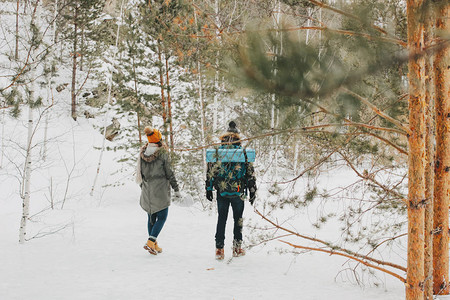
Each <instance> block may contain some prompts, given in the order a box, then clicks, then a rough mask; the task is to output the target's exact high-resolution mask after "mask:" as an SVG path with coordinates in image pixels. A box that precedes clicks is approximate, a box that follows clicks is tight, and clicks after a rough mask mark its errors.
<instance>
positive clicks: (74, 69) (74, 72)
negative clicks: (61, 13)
mask: <svg viewBox="0 0 450 300" xmlns="http://www.w3.org/2000/svg"><path fill="white" fill-rule="evenodd" d="M77 19H78V1H75V11H74V15H73V24H74V30H73V32H74V34H73V53H72V55H73V56H72V91H71V95H72V118H73V119H74V120H75V121H76V120H77V112H76V109H77V106H76V105H77V95H76V91H75V83H76V77H77V39H78V35H77V30H78V20H77Z"/></svg>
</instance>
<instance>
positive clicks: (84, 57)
mask: <svg viewBox="0 0 450 300" xmlns="http://www.w3.org/2000/svg"><path fill="white" fill-rule="evenodd" d="M0 4H1V5H2V8H1V18H2V23H1V24H2V25H1V26H2V39H1V44H0V49H1V52H0V61H1V64H2V65H1V74H0V92H1V98H0V101H1V103H0V105H1V108H2V109H1V114H2V116H1V118H2V135H1V140H2V146H1V147H2V148H1V160H0V166H1V176H2V178H5V180H3V181H2V182H3V183H2V187H3V188H2V190H4V191H5V194H4V195H5V196H6V197H5V201H15V203H20V204H21V205H22V206H23V209H22V213H21V215H20V216H17V220H18V221H20V226H18V228H17V229H18V236H19V240H20V242H21V243H28V242H32V241H33V240H34V239H35V238H37V237H43V236H45V237H47V236H48V235H52V233H53V234H54V233H57V232H61V231H65V230H68V229H67V228H68V227H70V226H67V224H66V223H64V224H63V225H59V226H56V227H51V228H49V227H46V226H45V225H43V224H45V220H46V217H45V216H46V215H47V214H48V213H49V211H51V212H52V215H53V214H55V213H54V211H58V212H59V213H60V215H61V216H64V214H65V212H64V211H65V210H64V208H65V207H66V205H71V204H73V203H76V199H77V198H78V197H81V198H83V196H81V195H86V191H88V194H89V195H90V196H91V197H95V199H100V201H101V199H102V195H103V193H105V191H106V190H107V189H120V188H121V187H123V186H124V185H125V184H126V183H125V182H129V181H132V180H133V173H134V166H135V162H136V157H137V153H138V149H139V146H140V145H142V144H143V143H144V142H145V138H142V136H141V133H142V128H143V126H146V125H150V126H154V127H157V128H160V129H161V131H162V132H163V134H164V139H165V141H167V144H168V146H169V148H170V153H171V157H172V162H173V164H174V167H175V169H176V170H177V177H178V178H179V181H180V182H181V185H182V186H183V191H184V192H185V193H186V198H189V199H191V198H192V199H193V202H194V203H195V205H196V206H198V207H199V208H201V209H202V210H205V211H214V209H215V208H214V206H213V205H212V204H211V203H209V202H208V201H206V199H205V198H204V178H205V173H204V172H205V149H206V148H209V147H213V146H216V145H218V143H217V142H218V139H217V137H218V136H219V135H220V134H221V133H222V132H223V131H224V130H225V129H226V126H227V123H228V122H229V121H230V120H235V121H236V123H237V124H238V127H239V129H240V130H241V132H242V134H243V136H244V139H243V142H245V145H246V147H250V148H254V149H256V151H257V154H258V160H257V164H256V167H257V172H258V173H257V175H258V176H257V177H258V182H259V184H260V187H261V188H260V192H259V194H258V204H257V205H256V206H255V210H254V213H256V215H257V216H259V217H260V220H261V221H262V222H258V223H255V224H251V223H249V224H247V227H248V228H251V235H250V236H251V238H250V239H249V240H248V241H247V243H248V245H247V247H248V248H249V249H251V248H252V247H255V246H257V245H260V244H265V243H267V242H269V241H272V240H281V241H282V242H283V243H285V245H286V247H285V248H283V249H282V250H280V251H282V252H284V251H286V250H287V251H294V252H295V253H304V252H309V251H319V252H326V253H329V254H333V255H338V256H343V257H347V258H348V259H349V260H350V261H353V262H354V265H352V267H350V268H349V269H347V272H349V273H350V274H351V275H349V277H351V278H353V280H354V281H355V282H356V283H361V284H363V283H364V281H365V280H363V278H366V277H365V276H363V275H361V274H365V273H369V274H372V275H371V276H369V277H370V278H372V279H371V280H368V281H369V282H372V283H373V282H377V280H374V279H373V278H377V274H380V273H382V274H388V275H390V276H392V277H394V278H396V279H397V280H400V281H401V282H402V283H404V284H405V286H406V289H405V297H406V298H407V299H419V298H420V299H422V298H425V299H432V295H433V294H435V295H438V294H444V295H445V294H448V293H449V288H448V287H449V285H448V230H443V229H444V228H448V195H449V190H448V189H449V187H448V173H449V172H448V171H449V166H450V164H449V154H447V152H448V151H445V149H448V148H447V146H448V145H447V143H448V141H449V139H448V128H450V126H449V124H448V115H449V114H450V111H449V102H448V96H449V95H448V93H449V92H448V91H449V89H448V85H449V81H450V80H449V77H448V73H449V71H448V64H449V51H448V23H449V21H448V20H449V19H448V14H449V5H448V4H447V3H445V2H439V1H437V2H435V1H400V0H389V1H387V0H382V1H381V0H380V1H357V2H351V1H330V3H325V2H318V1H315V0H308V1H292V0H285V1H279V0H278V1H269V0H268V1H265V0H264V1H251V0H247V1H246V0H242V1H240V0H235V1H220V0H214V1H213V0H211V1H208V0H205V1H175V0H165V1H138V0H133V1H121V0H116V1H106V2H105V1H102V0H86V1H83V0H76V1H62V0H54V1H50V0H48V1H2V2H0ZM3 20H4V21H3ZM63 120H64V121H63ZM70 124H72V125H70ZM76 126H87V127H89V128H91V129H90V130H93V132H96V133H97V134H98V135H103V136H104V138H101V143H100V144H98V143H97V144H95V145H89V147H87V148H85V147H83V146H81V145H80V144H78V143H76V142H75V141H76V140H77V139H76V134H75V132H76V130H74V128H75V127H76ZM62 145H66V146H67V145H70V146H69V148H68V149H71V150H70V153H71V154H70V155H71V156H72V157H71V158H70V159H69V158H68V157H67V155H68V154H67V153H68V152H67V151H66V150H64V151H63V150H61V149H62V148H61V147H62ZM84 146H86V145H84ZM82 149H83V150H82ZM80 153H83V154H82V155H81V157H80V155H79V154H80ZM96 154H98V155H99V159H98V162H97V161H95V159H92V157H93V156H95V155H96ZM104 155H105V158H103V156H104ZM88 158H89V159H88ZM105 159H108V161H107V162H105ZM69 160H70V162H69ZM112 161H113V162H112ZM93 164H95V165H96V172H95V173H94V174H89V175H86V173H87V172H88V171H87V170H90V169H92V166H93ZM105 164H106V166H105ZM111 164H113V165H114V166H116V167H115V168H116V169H115V171H113V172H112V173H109V174H108V175H107V176H106V177H105V176H103V177H102V173H103V172H105V171H103V170H104V169H108V168H109V167H111ZM334 172H335V173H336V174H347V175H345V176H347V178H348V179H351V182H346V183H345V184H343V185H333V184H323V178H328V176H330V173H331V174H333V173H334ZM32 174H35V175H33V176H34V177H32ZM36 174H39V176H36ZM348 174H351V175H348ZM408 174H410V175H409V176H408ZM91 175H92V176H91ZM337 176H339V175H337ZM80 177H84V179H86V178H90V179H92V183H83V184H82V185H79V184H78V183H76V182H77V180H78V178H80ZM91 177H92V178H91ZM408 177H409V178H408ZM99 180H100V182H101V185H100V183H99ZM336 181H338V182H340V181H339V180H336ZM299 186H301V187H300V188H299ZM187 195H189V197H188V196H187ZM6 199H8V200H6ZM311 207H313V208H314V210H316V211H317V214H316V215H315V216H314V218H313V219H311V222H310V223H311V224H312V226H313V228H314V230H317V232H316V231H314V233H311V232H312V231H309V232H303V231H302V230H301V229H298V228H297V227H296V226H294V225H292V224H295V221H294V220H296V219H297V218H298V217H299V214H300V216H301V212H303V211H305V210H306V209H311ZM56 214H57V213H56ZM278 214H280V215H278ZM255 222H256V221H255ZM330 224H331V225H330ZM329 226H332V227H334V228H335V229H338V230H336V232H334V233H333V235H332V236H328V235H329V234H327V232H328V231H325V233H323V235H321V232H323V230H322V231H321V229H323V228H327V227H329ZM427 226H428V227H427ZM43 232H45V233H43ZM322 236H323V238H322ZM299 251H300V252H299ZM433 261H434V264H433ZM374 269H375V270H377V271H373V270H374ZM373 272H380V273H373ZM376 284H378V283H376Z"/></svg>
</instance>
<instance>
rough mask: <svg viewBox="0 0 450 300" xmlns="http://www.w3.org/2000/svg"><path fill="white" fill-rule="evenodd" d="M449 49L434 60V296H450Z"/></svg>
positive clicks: (445, 11)
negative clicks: (449, 219) (449, 210)
mask: <svg viewBox="0 0 450 300" xmlns="http://www.w3.org/2000/svg"><path fill="white" fill-rule="evenodd" d="M449 11H450V4H444V5H441V7H440V8H439V9H438V11H437V12H436V13H437V15H436V17H437V22H436V29H437V31H438V32H442V33H444V32H447V33H448V31H449V30H450V24H449V23H450V18H449V17H450V16H449ZM449 68H450V49H449V48H448V46H447V47H446V48H445V47H444V48H442V49H440V50H439V51H438V52H437V53H436V55H435V58H434V72H435V73H434V75H435V76H434V80H435V94H436V166H435V172H436V175H435V176H436V177H435V190H434V194H435V205H434V238H433V265H434V274H433V292H434V294H435V295H448V294H449V278H448V277H449V253H448V252H449V245H448V243H449V221H448V218H449V212H448V209H449V179H450V151H449V149H450V132H449V130H450V99H449V92H450V89H449V85H450V69H449Z"/></svg>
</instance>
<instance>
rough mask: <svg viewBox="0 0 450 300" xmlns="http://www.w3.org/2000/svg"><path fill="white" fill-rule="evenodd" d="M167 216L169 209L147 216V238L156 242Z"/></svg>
mask: <svg viewBox="0 0 450 300" xmlns="http://www.w3.org/2000/svg"><path fill="white" fill-rule="evenodd" d="M168 214H169V208H168V207H167V208H165V209H163V210H160V211H158V212H155V213H154V214H151V215H150V214H148V223H147V226H148V236H149V238H150V239H153V240H156V238H157V237H158V235H159V233H160V232H161V230H162V228H163V226H164V223H166V220H167V215H168Z"/></svg>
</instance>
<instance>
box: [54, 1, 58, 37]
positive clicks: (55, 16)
mask: <svg viewBox="0 0 450 300" xmlns="http://www.w3.org/2000/svg"><path fill="white" fill-rule="evenodd" d="M57 18H58V0H55V11H54V14H53V44H55V45H56V42H57V41H58V38H57V26H56V19H57Z"/></svg>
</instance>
